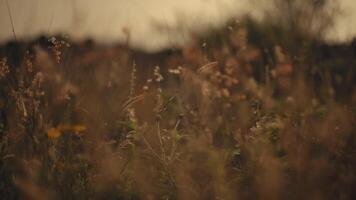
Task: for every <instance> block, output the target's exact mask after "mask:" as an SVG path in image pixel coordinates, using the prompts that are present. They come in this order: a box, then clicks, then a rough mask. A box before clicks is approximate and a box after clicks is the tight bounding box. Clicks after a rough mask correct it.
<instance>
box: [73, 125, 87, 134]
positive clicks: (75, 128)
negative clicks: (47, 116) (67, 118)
mask: <svg viewBox="0 0 356 200" xmlns="http://www.w3.org/2000/svg"><path fill="white" fill-rule="evenodd" d="M72 129H73V131H74V132H75V133H76V134H79V133H80V132H83V131H85V130H86V129H87V127H85V126H84V125H74V126H73V127H72Z"/></svg>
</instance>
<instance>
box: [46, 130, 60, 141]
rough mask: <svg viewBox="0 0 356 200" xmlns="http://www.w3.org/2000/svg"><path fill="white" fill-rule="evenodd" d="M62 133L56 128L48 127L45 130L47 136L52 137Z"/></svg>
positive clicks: (54, 137)
mask: <svg viewBox="0 0 356 200" xmlns="http://www.w3.org/2000/svg"><path fill="white" fill-rule="evenodd" d="M61 135H62V132H61V131H60V130H59V129H57V128H50V129H48V130H47V136H48V137H49V138H52V139H56V138H58V137H59V136H61Z"/></svg>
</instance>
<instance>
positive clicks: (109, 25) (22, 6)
mask: <svg viewBox="0 0 356 200" xmlns="http://www.w3.org/2000/svg"><path fill="white" fill-rule="evenodd" d="M255 2H256V1H255ZM261 2H266V3H261ZM339 2H340V8H341V11H342V14H340V15H338V16H336V17H335V19H334V20H335V26H334V27H333V28H332V29H330V30H329V32H327V33H325V38H327V40H328V41H333V42H334V41H336V42H345V41H350V40H351V39H352V38H353V37H355V36H356V26H352V24H356V14H355V13H356V3H354V2H353V1H352V0H340V1H339ZM8 5H9V7H10V11H11V14H12V18H13V23H14V29H15V33H16V36H17V37H18V38H21V39H29V38H33V37H36V36H38V35H40V34H55V33H65V34H68V35H69V36H70V37H71V38H73V39H75V40H80V39H85V38H93V39H94V40H96V41H98V42H106V43H111V42H123V41H125V40H126V39H127V35H125V33H124V31H123V29H126V30H129V31H130V44H131V46H133V47H137V48H141V49H144V50H147V51H156V50H160V49H163V48H167V47H170V46H174V45H178V46H179V45H182V44H184V43H186V42H189V40H190V39H191V36H192V34H197V35H199V34H201V33H203V32H204V31H206V30H209V29H211V28H218V27H220V26H222V25H224V23H226V22H227V21H228V20H229V19H232V18H240V17H242V16H245V15H250V16H251V17H252V18H254V19H256V20H261V19H263V17H264V12H265V11H266V10H267V11H268V10H270V11H271V8H272V7H273V5H271V3H270V1H263V0H258V3H251V1H248V0H180V1H164V0H151V1H150V2H149V3H148V1H146V2H145V3H143V2H142V1H138V0H131V1H125V0H102V1H95V0H62V1H48V0H29V1H23V0H11V1H8ZM0 25H1V27H2V31H0V41H6V40H9V39H12V38H13V33H12V27H11V21H10V17H9V13H8V10H7V6H6V0H2V1H0Z"/></svg>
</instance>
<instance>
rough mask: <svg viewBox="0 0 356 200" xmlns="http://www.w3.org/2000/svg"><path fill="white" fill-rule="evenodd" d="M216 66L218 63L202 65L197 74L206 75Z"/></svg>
mask: <svg viewBox="0 0 356 200" xmlns="http://www.w3.org/2000/svg"><path fill="white" fill-rule="evenodd" d="M216 66H218V62H211V63H208V64H206V65H203V66H202V67H200V68H199V69H198V70H197V73H198V74H199V75H200V74H204V73H207V72H211V70H212V69H214V68H215V67H216Z"/></svg>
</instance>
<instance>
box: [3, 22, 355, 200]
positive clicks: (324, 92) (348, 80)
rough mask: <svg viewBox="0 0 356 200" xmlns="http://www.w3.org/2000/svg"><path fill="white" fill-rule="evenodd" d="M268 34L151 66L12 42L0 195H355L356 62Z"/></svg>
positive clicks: (120, 50) (244, 30)
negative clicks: (14, 45)
mask: <svg viewBox="0 0 356 200" xmlns="http://www.w3.org/2000/svg"><path fill="white" fill-rule="evenodd" d="M264 28H265V27H262V28H261V26H255V24H251V22H249V21H247V22H246V23H243V24H238V25H233V26H230V27H229V28H228V29H227V30H230V31H227V32H226V33H224V34H225V35H224V36H223V38H224V40H226V38H228V41H227V42H226V41H225V42H224V41H222V40H220V41H218V40H216V38H215V39H214V38H213V37H212V38H211V39H209V40H205V43H204V45H202V47H201V44H200V42H198V41H196V43H195V44H192V45H188V46H186V47H183V49H182V50H180V51H176V52H165V53H162V54H157V55H149V56H148V55H142V53H137V52H133V51H131V50H129V49H127V48H126V47H120V46H118V47H110V48H109V47H100V46H98V47H95V46H94V47H93V46H91V47H90V46H86V45H85V44H71V45H67V44H68V43H70V42H68V41H65V40H63V41H62V39H60V38H52V39H50V40H49V41H45V42H43V40H42V43H41V42H39V43H35V44H22V45H20V47H19V49H18V51H17V53H19V54H20V55H21V56H20V57H21V59H20V60H19V62H18V63H19V64H17V65H16V63H15V64H14V63H9V62H8V61H7V60H8V59H7V58H3V60H2V61H1V62H0V82H1V86H0V120H1V121H0V137H1V140H0V163H1V164H0V177H1V181H0V196H1V198H2V199H224V200H225V199H353V198H355V192H354V188H355V186H356V185H355V183H356V181H355V180H356V177H355V176H356V173H355V170H354V169H355V167H356V166H355V164H356V163H355V161H356V151H355V145H356V141H355V139H356V137H355V119H356V116H355V114H356V113H355V111H356V110H355V101H356V98H355V97H356V96H355V94H354V90H355V85H354V83H355V77H354V76H355V72H354V70H353V68H354V67H355V64H356V63H355V62H354V60H353V59H354V58H355V54H352V52H351V56H350V57H347V56H345V55H343V54H340V53H338V51H337V50H336V51H334V50H332V49H334V48H336V47H327V46H326V47H322V48H321V47H320V45H321V44H320V43H318V42H316V41H310V40H309V38H306V39H305V43H303V44H304V45H301V46H299V47H293V49H290V48H289V47H288V44H291V43H289V42H288V43H283V41H285V40H284V39H283V40H279V39H278V37H275V35H274V36H273V37H272V36H271V35H273V34H272V33H271V32H270V31H266V29H264ZM280 31H281V32H282V33H278V34H283V33H286V32H283V29H281V30H280ZM290 39H291V40H292V39H293V38H290ZM221 41H222V42H221ZM294 42H296V41H294ZM43 44H45V45H43ZM10 47H12V46H11V45H10V46H8V48H10ZM4 48H5V47H4ZM311 50H314V52H311V53H306V51H311ZM324 51H328V52H329V51H330V52H336V54H335V55H332V56H330V55H329V56H325V55H323V54H324V53H325V52H324ZM348 51H352V48H351V47H350V48H348ZM330 52H329V54H330ZM354 53H355V52H354ZM319 55H321V56H319ZM352 56H353V57H352ZM326 59H328V61H329V62H328V63H326V62H325V60H326ZM340 88H343V89H344V90H341V91H338V90H339V89H340Z"/></svg>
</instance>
